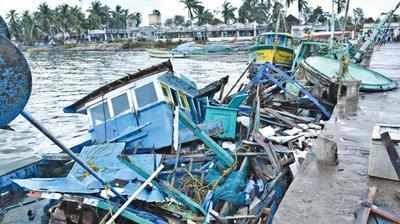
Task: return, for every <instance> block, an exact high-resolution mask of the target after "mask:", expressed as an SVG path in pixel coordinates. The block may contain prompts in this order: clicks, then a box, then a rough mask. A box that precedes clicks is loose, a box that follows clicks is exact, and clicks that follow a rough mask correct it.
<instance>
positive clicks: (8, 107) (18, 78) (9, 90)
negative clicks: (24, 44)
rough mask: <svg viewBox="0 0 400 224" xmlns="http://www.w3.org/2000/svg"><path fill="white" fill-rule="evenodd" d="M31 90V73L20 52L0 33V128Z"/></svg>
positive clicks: (6, 122)
mask: <svg viewBox="0 0 400 224" xmlns="http://www.w3.org/2000/svg"><path fill="white" fill-rule="evenodd" d="M31 91H32V75H31V70H30V68H29V65H28V62H27V61H26V59H25V57H24V55H23V54H22V52H21V51H20V50H19V49H18V48H17V47H15V46H14V44H12V43H11V41H10V40H9V39H7V38H6V37H5V36H4V35H0V128H4V127H6V126H7V125H8V124H9V123H10V122H11V121H13V120H14V119H15V118H16V117H17V116H18V115H19V114H20V113H21V112H22V110H23V109H24V107H25V105H26V103H27V102H28V99H29V97H30V95H31Z"/></svg>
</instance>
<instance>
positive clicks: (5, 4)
mask: <svg viewBox="0 0 400 224" xmlns="http://www.w3.org/2000/svg"><path fill="white" fill-rule="evenodd" d="M201 1H202V2H203V4H204V5H205V6H206V8H209V9H211V10H221V5H222V3H223V2H224V0H201ZM242 1H243V0H230V2H231V3H232V4H233V5H234V6H235V7H239V6H240V5H241V3H242ZM42 2H47V3H48V4H49V5H50V7H55V6H57V5H60V4H63V3H68V4H69V5H79V6H81V7H82V8H83V9H87V8H88V7H89V6H90V3H91V2H92V0H64V1H61V0H0V15H1V16H3V17H5V15H6V14H7V12H8V11H9V10H11V9H16V10H17V11H18V12H19V13H22V11H23V10H30V11H33V10H35V9H36V8H37V7H38V5H40V4H41V3H42ZM101 2H103V3H105V4H107V5H108V6H110V7H111V8H115V6H116V5H121V6H122V7H124V8H127V9H129V11H130V12H134V11H138V12H141V13H142V14H143V20H144V21H143V22H144V23H143V24H144V25H147V23H148V19H147V18H148V17H147V14H149V13H151V12H152V11H153V9H158V10H160V12H161V15H162V20H163V21H165V19H167V18H171V17H173V16H174V15H184V16H187V11H186V10H185V8H184V5H183V4H182V3H180V2H179V0H101ZM282 2H283V0H282ZM330 2H331V1H330V0H309V3H310V4H309V5H310V6H312V7H316V6H318V5H320V6H322V7H323V8H324V10H326V11H330V7H331V4H330ZM397 2H398V0H380V1H377V0H351V3H350V4H351V5H350V7H351V8H357V7H360V8H362V9H363V10H364V14H365V15H366V17H377V16H379V15H380V13H381V12H386V11H389V10H391V9H393V8H394V7H395V5H396V3H397ZM351 11H352V10H350V12H351ZM289 13H292V14H294V15H295V16H297V12H296V9H295V6H292V7H291V8H290V9H289Z"/></svg>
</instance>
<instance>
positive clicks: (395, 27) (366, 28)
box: [362, 23, 400, 33]
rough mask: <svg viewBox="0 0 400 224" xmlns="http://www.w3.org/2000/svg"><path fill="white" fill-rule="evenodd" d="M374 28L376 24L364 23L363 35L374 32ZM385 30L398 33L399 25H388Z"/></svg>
mask: <svg viewBox="0 0 400 224" xmlns="http://www.w3.org/2000/svg"><path fill="white" fill-rule="evenodd" d="M375 26H376V23H365V24H364V26H363V29H362V31H363V33H366V32H368V31H372V30H374V27H375ZM386 29H389V30H393V31H396V30H397V31H400V23H388V24H387V26H386Z"/></svg>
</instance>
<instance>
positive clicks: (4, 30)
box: [0, 16, 11, 39]
mask: <svg viewBox="0 0 400 224" xmlns="http://www.w3.org/2000/svg"><path fill="white" fill-rule="evenodd" d="M0 35H4V36H6V37H7V38H8V39H11V37H10V31H9V30H8V26H7V23H6V22H5V21H4V19H3V18H2V17H1V16H0Z"/></svg>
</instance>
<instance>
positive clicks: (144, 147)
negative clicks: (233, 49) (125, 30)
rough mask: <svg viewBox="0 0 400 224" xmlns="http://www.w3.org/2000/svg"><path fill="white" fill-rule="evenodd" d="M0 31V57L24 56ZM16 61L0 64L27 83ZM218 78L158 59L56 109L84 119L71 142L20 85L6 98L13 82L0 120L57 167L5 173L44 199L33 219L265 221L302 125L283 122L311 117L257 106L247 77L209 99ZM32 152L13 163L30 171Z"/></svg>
mask: <svg viewBox="0 0 400 224" xmlns="http://www.w3.org/2000/svg"><path fill="white" fill-rule="evenodd" d="M0 40H5V42H0V46H2V48H0V49H2V50H4V49H6V52H4V51H2V50H0V55H1V56H4V57H5V56H8V57H16V56H19V58H17V59H21V60H22V59H24V57H23V55H22V54H15V52H14V53H12V51H8V50H7V48H6V47H11V48H12V49H14V50H16V48H15V46H14V45H12V43H11V42H10V41H7V40H6V39H5V37H3V36H1V35H0ZM3 45H4V46H3ZM10 52H11V53H10ZM17 52H18V51H17ZM21 60H16V62H15V61H12V62H11V65H10V62H9V61H6V63H2V64H1V66H5V67H8V68H9V67H11V68H9V70H7V71H10V70H11V71H14V70H15V68H14V67H13V66H14V65H18V66H17V68H18V69H19V70H18V71H19V73H18V75H19V76H18V77H19V80H18V81H19V82H17V83H16V88H17V89H18V87H21V86H24V85H26V86H24V87H26V89H29V90H30V89H31V84H32V83H31V82H27V81H30V80H31V78H32V77H31V73H30V69H29V66H27V63H26V60H22V61H21ZM0 68H2V67H0ZM9 74H10V72H6V73H5V72H0V79H1V80H6V81H10V82H11V81H13V80H14V78H15V76H13V75H9ZM22 74H23V75H22ZM24 81H26V82H24ZM227 82H228V78H227V77H224V78H222V79H220V80H217V81H216V82H213V83H210V84H209V85H207V86H205V87H204V88H198V87H197V86H196V84H195V82H194V81H192V80H191V79H190V78H189V77H188V76H185V75H182V74H179V73H177V72H175V71H174V69H173V66H172V64H171V62H170V61H165V62H162V63H160V64H158V65H154V66H151V67H149V68H146V69H143V70H139V71H138V72H135V73H132V74H128V75H127V76H125V77H123V78H120V79H118V80H115V81H113V82H110V83H108V84H106V85H104V86H102V87H100V88H98V89H96V90H94V91H93V92H91V93H89V94H88V95H86V96H84V97H83V98H81V99H78V100H77V101H76V102H75V103H73V104H71V105H69V106H67V107H66V108H64V112H65V113H78V114H81V115H82V116H86V117H87V118H88V119H87V120H88V126H89V130H88V137H89V138H88V139H87V140H84V141H82V142H80V143H78V144H77V145H75V146H73V147H72V148H68V147H66V146H65V144H63V143H62V142H61V141H60V140H58V139H57V138H56V137H55V136H54V135H52V134H51V132H50V131H49V130H47V129H46V128H45V127H43V125H41V123H40V122H39V121H37V120H36V119H35V118H34V117H33V116H32V115H31V114H30V113H29V112H27V111H25V110H24V107H25V105H26V103H27V101H28V98H29V95H30V91H19V92H18V94H19V95H17V97H15V96H16V95H15V91H14V90H15V88H5V89H2V91H3V92H2V93H4V94H5V96H6V97H11V99H14V100H15V98H17V99H21V100H22V102H21V103H19V104H17V103H15V104H14V103H10V104H9V105H8V107H0V113H3V114H4V112H8V109H11V112H12V113H11V115H12V116H10V117H9V118H8V117H7V119H6V120H0V122H1V123H0V127H2V128H6V127H8V124H9V123H10V122H11V121H12V120H13V119H15V117H16V116H17V115H18V114H20V115H22V117H23V118H25V120H26V121H28V122H29V123H30V124H32V125H33V126H34V127H35V128H36V129H38V130H39V131H40V132H41V133H42V134H44V135H45V136H46V137H47V138H48V139H49V140H51V141H52V142H53V143H54V144H55V145H56V146H58V147H59V148H60V149H61V150H62V152H63V154H60V155H58V156H59V158H61V159H60V160H59V161H60V163H59V165H58V166H56V167H50V168H49V167H48V166H46V168H49V169H50V170H56V169H61V170H62V171H63V172H62V173H64V174H63V175H60V174H59V175H56V174H54V175H53V174H49V175H44V174H42V176H37V175H15V176H12V175H13V174H18V173H16V172H17V171H18V170H19V169H12V170H9V171H7V172H6V173H5V174H6V175H10V178H9V180H10V181H12V182H13V183H14V186H13V187H17V188H16V189H18V191H20V192H26V193H27V195H28V196H29V197H31V198H33V200H34V201H35V200H42V199H47V200H49V202H48V204H46V205H45V206H44V208H43V210H44V212H45V216H44V220H42V221H43V222H45V223H46V221H47V222H50V223H54V222H55V221H57V222H64V223H65V222H72V223H84V224H95V223H100V222H102V220H103V221H106V220H108V221H107V223H113V222H116V223H146V224H147V223H181V222H185V223H199V222H204V223H210V222H243V223H251V222H254V221H256V222H257V221H260V222H266V223H272V219H273V216H274V214H275V212H276V210H277V207H278V205H279V203H280V201H281V200H282V197H283V195H284V193H285V191H286V189H287V188H288V186H289V184H290V183H291V181H292V178H293V175H292V170H291V168H290V165H292V164H293V163H294V162H295V156H294V153H293V149H294V148H293V147H297V146H294V145H297V141H299V142H300V140H299V138H302V136H305V134H306V133H299V132H298V131H297V130H296V129H295V128H296V127H300V126H299V125H300V124H299V123H300V122H301V123H302V127H303V129H301V130H304V131H305V129H307V128H304V125H307V127H308V124H310V125H312V123H313V122H319V119H318V118H309V117H308V118H307V117H302V116H297V115H294V114H291V113H288V112H282V111H277V110H273V109H272V108H265V107H261V106H260V105H262V100H263V98H262V97H261V90H260V88H259V87H257V86H256V87H254V86H252V85H249V88H244V89H242V90H240V91H238V92H237V93H235V94H233V95H230V96H229V99H228V100H226V102H221V100H218V99H216V98H215V94H216V93H218V92H219V93H220V96H222V94H221V92H223V91H222V90H223V89H224V86H225V85H226V83H227ZM7 83H9V82H7ZM252 84H255V85H257V83H255V82H254V83H252ZM0 91H1V90H0ZM7 115H8V114H7ZM313 126H315V124H314V125H313ZM316 126H318V125H316ZM317 129H321V126H318V128H317ZM17 131H18V130H17ZM313 132H314V131H313ZM315 133H316V132H315ZM315 133H314V134H312V133H307V136H311V137H315ZM267 136H268V137H267ZM304 139H305V137H304V138H302V140H301V142H303V141H304ZM284 144H286V145H284ZM298 145H299V147H300V148H301V147H303V144H298ZM289 148H290V149H289ZM303 150H304V149H303ZM58 156H54V155H53V157H58ZM63 158H65V159H63ZM53 160H54V159H53ZM42 161H44V160H43V159H39V160H35V161H31V162H29V161H28V162H27V163H26V164H25V165H24V166H23V167H26V168H28V167H30V166H31V165H33V166H34V167H32V168H36V167H35V166H36V165H35V164H36V163H40V162H42ZM30 176H34V178H32V177H30ZM34 201H33V203H34ZM45 201H46V200H45ZM31 202H32V201H30V202H29V203H31ZM23 205H25V204H22V205H21V206H22V208H21V210H23V211H24V213H26V211H25V207H23ZM17 207H18V206H11V207H7V208H5V209H4V211H6V212H7V211H9V210H10V209H14V208H17ZM21 212H22V211H21ZM0 213H1V214H3V210H2V211H0ZM32 213H35V212H34V211H31V212H28V214H32ZM243 214H245V215H243ZM6 218H7V217H6ZM30 218H31V217H30ZM33 218H34V217H33ZM46 219H47V220H46ZM5 220H6V219H5ZM11 223H15V222H11Z"/></svg>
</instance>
